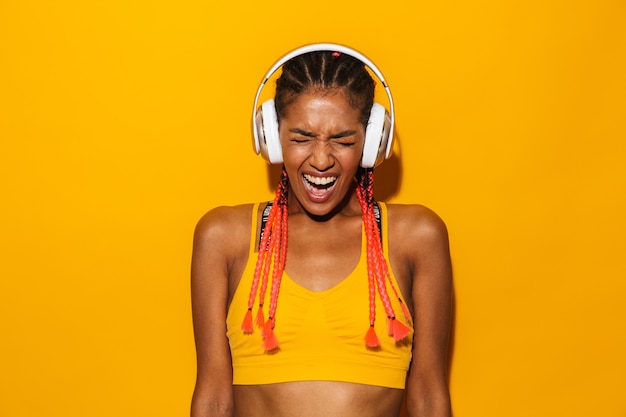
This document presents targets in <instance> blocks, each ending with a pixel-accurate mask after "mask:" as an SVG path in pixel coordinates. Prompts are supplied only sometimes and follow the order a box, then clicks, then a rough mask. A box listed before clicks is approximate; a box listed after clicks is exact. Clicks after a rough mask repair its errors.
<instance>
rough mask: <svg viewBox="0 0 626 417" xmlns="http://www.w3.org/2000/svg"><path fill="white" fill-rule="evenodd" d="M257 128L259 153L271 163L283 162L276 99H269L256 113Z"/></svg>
mask: <svg viewBox="0 0 626 417" xmlns="http://www.w3.org/2000/svg"><path fill="white" fill-rule="evenodd" d="M255 129H256V133H257V136H256V137H257V138H258V143H257V144H256V147H257V149H259V153H260V154H261V156H263V158H264V159H265V160H266V161H267V162H269V163H270V164H282V162H283V152H282V148H281V146H280V135H279V133H278V116H277V114H276V107H275V106H274V100H267V101H266V102H264V103H263V104H262V105H261V107H260V108H259V109H258V110H257V112H256V115H255Z"/></svg>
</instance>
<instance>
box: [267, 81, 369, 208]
mask: <svg viewBox="0 0 626 417" xmlns="http://www.w3.org/2000/svg"><path fill="white" fill-rule="evenodd" d="M359 116H360V111H359V109H357V108H354V107H352V106H351V105H350V103H349V102H348V100H347V98H346V95H345V93H344V91H343V90H342V89H332V90H319V91H318V90H314V91H312V92H310V93H305V94H302V95H300V96H298V97H297V98H296V100H295V101H294V102H293V103H291V104H289V105H288V106H287V107H286V108H285V112H284V116H283V117H282V118H281V119H280V122H279V132H280V142H281V145H282V151H283V160H284V164H285V169H286V171H287V175H288V176H289V182H290V185H291V195H292V196H293V197H295V199H296V200H297V203H299V205H300V206H301V207H302V208H303V209H304V210H305V211H306V212H308V213H310V214H312V215H315V216H324V215H327V214H329V213H331V212H332V211H333V210H334V209H335V208H337V207H338V206H339V205H340V204H341V203H342V202H343V201H344V199H345V197H346V194H347V193H348V192H351V190H352V185H353V180H354V176H355V174H356V170H357V168H358V166H359V163H360V160H361V153H362V151H363V140H364V137H365V128H364V126H363V125H362V124H361V123H360V121H359Z"/></svg>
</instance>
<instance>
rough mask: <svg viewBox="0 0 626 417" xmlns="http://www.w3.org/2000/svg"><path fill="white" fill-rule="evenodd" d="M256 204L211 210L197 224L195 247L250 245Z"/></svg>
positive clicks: (224, 247)
mask: <svg viewBox="0 0 626 417" xmlns="http://www.w3.org/2000/svg"><path fill="white" fill-rule="evenodd" d="M253 207H254V204H241V205H237V206H220V207H216V208H213V209H211V210H209V211H208V212H207V213H206V214H204V215H203V216H202V217H201V218H200V220H199V221H198V223H197V224H196V228H195V232H194V245H201V246H220V247H222V248H223V249H226V248H228V247H229V246H239V245H238V244H240V243H246V244H247V243H248V241H249V236H250V228H251V223H252V208H253Z"/></svg>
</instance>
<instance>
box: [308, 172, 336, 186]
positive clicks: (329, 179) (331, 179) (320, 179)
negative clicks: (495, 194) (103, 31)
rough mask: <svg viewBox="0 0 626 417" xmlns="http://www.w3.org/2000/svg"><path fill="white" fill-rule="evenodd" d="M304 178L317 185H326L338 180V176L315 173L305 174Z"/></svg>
mask: <svg viewBox="0 0 626 417" xmlns="http://www.w3.org/2000/svg"><path fill="white" fill-rule="evenodd" d="M304 178H305V179H306V180H307V181H308V182H310V183H311V184H315V185H326V184H330V183H331V182H335V180H337V177H314V176H313V175H309V174H304Z"/></svg>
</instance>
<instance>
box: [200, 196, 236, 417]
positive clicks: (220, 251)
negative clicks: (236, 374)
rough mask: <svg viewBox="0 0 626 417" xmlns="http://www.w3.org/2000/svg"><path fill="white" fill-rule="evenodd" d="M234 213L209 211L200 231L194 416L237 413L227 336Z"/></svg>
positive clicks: (202, 416)
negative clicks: (230, 223) (229, 231)
mask: <svg viewBox="0 0 626 417" xmlns="http://www.w3.org/2000/svg"><path fill="white" fill-rule="evenodd" d="M228 211H229V209H225V208H220V209H216V210H213V211H211V212H209V213H207V214H206V215H205V216H204V217H203V218H202V219H201V220H200V221H199V222H198V225H197V227H196V231H195V235H194V244H193V256H192V263H191V301H192V313H193V327H194V335H195V342H196V356H197V377H196V386H195V390H194V393H193V398H192V402H191V417H214V416H232V415H233V394H232V366H231V357H230V349H229V346H228V339H227V337H226V312H227V304H228V280H229V269H230V265H231V263H232V259H233V256H234V254H235V253H236V251H235V250H234V247H233V245H232V243H231V242H232V241H233V239H232V236H229V234H228V230H229V229H230V227H229V222H230V221H231V219H229V216H228V215H227V214H228Z"/></svg>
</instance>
